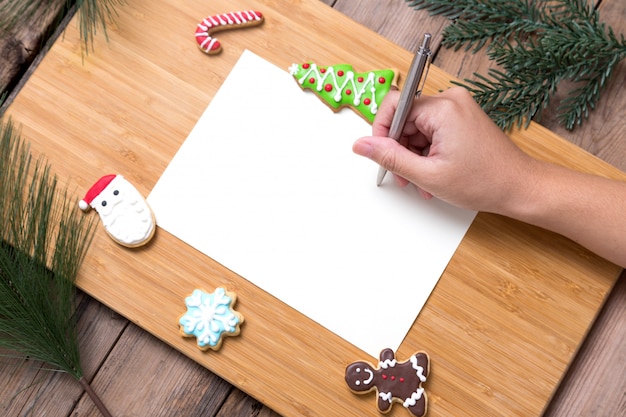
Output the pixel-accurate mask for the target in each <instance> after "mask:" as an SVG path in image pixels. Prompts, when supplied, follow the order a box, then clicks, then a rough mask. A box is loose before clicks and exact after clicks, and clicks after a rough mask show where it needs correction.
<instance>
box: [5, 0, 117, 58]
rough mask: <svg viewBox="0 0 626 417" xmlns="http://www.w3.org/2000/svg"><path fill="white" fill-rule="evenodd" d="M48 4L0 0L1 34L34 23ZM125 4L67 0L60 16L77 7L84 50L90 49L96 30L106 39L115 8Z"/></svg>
mask: <svg viewBox="0 0 626 417" xmlns="http://www.w3.org/2000/svg"><path fill="white" fill-rule="evenodd" d="M47 3H48V0H34V1H33V0H0V32H10V31H13V30H15V28H16V27H17V26H18V25H20V24H31V25H34V24H36V23H37V22H32V21H31V20H32V19H33V16H34V15H35V14H36V12H37V11H38V10H40V9H41V8H45V7H46V6H47ZM125 3H126V2H125V0H66V5H65V10H64V11H63V13H67V12H68V11H70V10H71V9H72V7H73V6H74V5H76V11H77V13H78V26H79V32H80V37H81V40H82V41H83V48H84V49H83V50H84V51H88V50H89V48H90V47H91V48H93V40H94V38H95V36H96V34H97V33H98V32H99V31H102V33H103V34H104V36H105V38H106V37H107V32H106V25H107V23H108V22H111V21H113V20H114V19H115V18H116V17H117V11H116V7H118V6H122V5H124V4H125ZM59 22H60V19H59Z"/></svg>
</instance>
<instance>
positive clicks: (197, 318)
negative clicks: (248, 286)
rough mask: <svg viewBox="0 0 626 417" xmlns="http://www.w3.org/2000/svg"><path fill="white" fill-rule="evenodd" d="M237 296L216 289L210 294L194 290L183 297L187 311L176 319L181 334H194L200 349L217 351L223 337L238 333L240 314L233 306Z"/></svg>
mask: <svg viewBox="0 0 626 417" xmlns="http://www.w3.org/2000/svg"><path fill="white" fill-rule="evenodd" d="M236 301H237V295H236V294H235V293H231V292H228V291H226V290H225V289H224V288H217V289H216V290H215V291H214V292H213V293H207V292H205V291H202V290H198V289H196V290H194V291H193V293H192V294H191V295H190V296H189V297H187V298H185V305H186V306H187V312H186V313H185V314H183V315H182V316H181V317H180V319H179V320H178V324H179V325H180V333H181V334H182V335H183V336H185V337H195V338H196V339H197V344H198V347H199V348H200V349H202V350H208V349H213V350H218V349H219V348H220V346H221V345H222V340H223V338H224V337H225V336H236V335H238V334H239V326H240V325H241V323H243V316H242V315H241V314H240V313H238V312H236V311H235V310H233V309H232V306H233V304H235V302H236Z"/></svg>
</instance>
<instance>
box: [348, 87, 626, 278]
mask: <svg viewBox="0 0 626 417" xmlns="http://www.w3.org/2000/svg"><path fill="white" fill-rule="evenodd" d="M397 100H398V94H397V93H390V94H389V95H388V96H387V98H386V100H385V102H384V103H383V105H382V106H381V108H380V112H379V114H378V115H377V117H376V120H375V121H374V126H373V136H370V137H365V138H361V139H359V140H358V141H357V142H356V143H355V144H354V148H353V149H354V151H355V152H356V153H357V154H359V155H362V156H366V157H368V158H370V159H372V160H373V161H375V162H377V163H378V164H380V165H381V166H383V167H385V168H386V169H388V170H389V171H391V172H393V173H394V175H395V178H396V181H397V182H398V183H399V184H400V185H403V186H404V185H407V184H408V183H413V184H414V185H416V186H417V187H418V189H419V190H420V192H421V193H422V195H423V196H424V197H426V198H430V197H432V196H436V197H438V198H440V199H442V200H444V201H447V202H449V203H451V204H454V205H457V206H460V207H464V208H468V209H472V210H479V211H486V212H492V213H497V214H502V215H505V216H508V217H512V218H515V219H518V220H521V221H524V222H527V223H530V224H533V225H536V226H540V227H543V228H545V229H548V230H551V231H554V232H557V233H559V234H562V235H564V236H566V237H568V238H570V239H572V240H574V241H576V242H578V243H580V244H581V245H583V246H585V247H587V248H588V249H590V250H591V251H593V252H595V253H597V254H598V255H600V256H603V257H605V258H606V259H608V260H610V261H612V262H615V263H617V264H618V265H620V266H622V267H626V183H625V182H621V181H614V180H608V179H604V178H601V177H597V176H593V175H588V174H583V173H579V172H576V171H572V170H568V169H566V168H562V167H559V166H556V165H553V164H550V163H546V162H541V161H538V160H535V159H533V158H531V157H530V156H528V155H527V154H525V153H524V152H522V151H521V150H520V149H519V148H518V147H517V146H515V144H513V143H512V142H511V141H510V139H509V138H508V137H507V136H506V135H505V134H504V133H503V132H502V131H501V130H500V129H499V128H498V127H497V126H496V125H495V124H493V122H492V121H491V120H490V119H489V117H488V116H487V115H486V114H485V113H484V112H483V111H482V109H481V108H480V107H479V106H478V105H477V104H476V103H475V101H474V100H473V99H472V97H471V96H470V95H469V93H468V92H467V91H466V90H465V89H463V88H452V89H450V90H447V91H445V92H444V93H441V94H439V95H438V96H432V97H422V98H420V99H419V100H417V101H416V102H415V103H414V105H413V109H412V110H411V114H410V115H409V119H408V121H407V124H406V125H405V128H404V131H403V137H402V139H401V144H398V143H396V142H395V141H394V140H392V139H389V138H387V137H386V135H387V133H388V132H389V124H390V123H391V119H392V116H393V113H394V112H395V108H396V105H397Z"/></svg>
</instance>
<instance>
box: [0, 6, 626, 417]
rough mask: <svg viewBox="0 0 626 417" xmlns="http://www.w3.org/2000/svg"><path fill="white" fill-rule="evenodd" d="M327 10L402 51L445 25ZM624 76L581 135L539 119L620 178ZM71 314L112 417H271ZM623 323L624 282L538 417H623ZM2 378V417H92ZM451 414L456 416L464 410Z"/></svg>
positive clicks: (456, 62) (405, 11)
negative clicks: (614, 170)
mask: <svg viewBox="0 0 626 417" xmlns="http://www.w3.org/2000/svg"><path fill="white" fill-rule="evenodd" d="M327 3H329V4H330V5H332V6H333V7H334V8H335V9H336V10H338V11H339V12H341V13H343V14H345V15H347V16H349V17H351V18H352V19H354V20H356V21H357V22H359V23H362V24H363V25H365V26H367V27H369V28H371V29H372V30H374V31H376V32H378V33H380V34H381V35H383V36H385V37H387V38H388V39H390V40H391V41H393V42H394V43H396V44H398V45H400V46H401V47H404V48H406V49H409V50H414V49H415V47H416V44H417V42H418V38H419V37H418V36H416V35H415V33H416V28H418V29H417V32H418V33H421V32H422V31H421V30H420V29H419V28H421V27H424V28H427V29H428V31H430V32H432V33H434V34H435V38H437V34H439V33H440V32H441V30H442V28H443V27H444V26H445V25H446V24H448V22H446V21H445V20H444V19H443V18H437V17H434V18H433V17H430V16H428V15H427V14H426V13H423V12H412V11H411V10H410V9H409V8H408V7H407V6H406V4H405V3H404V2H403V1H386V2H384V1H374V0H371V1H361V2H350V1H347V0H345V1H336V2H327ZM600 8H601V13H602V14H601V16H602V17H603V20H605V21H606V22H607V23H609V24H610V25H611V26H612V27H613V28H614V29H615V30H616V32H618V33H619V32H622V33H623V32H625V29H624V17H625V13H626V10H625V6H624V2H623V1H622V2H618V1H604V2H603V3H602V4H600ZM96 57H97V51H96ZM434 63H435V64H436V65H437V66H438V67H439V68H442V69H444V70H445V71H447V72H448V73H450V74H452V75H454V76H458V77H460V78H463V77H466V76H470V75H471V73H472V72H474V71H481V72H484V71H486V68H488V66H489V62H488V61H487V60H486V58H485V57H484V55H480V54H478V55H469V54H463V53H461V52H453V51H450V50H446V49H438V50H437V54H436V56H435V60H434ZM625 74H626V68H625V66H624V64H623V63H622V65H620V67H619V68H618V71H616V74H615V75H614V77H613V81H612V83H611V85H610V86H609V88H608V89H607V92H606V95H605V97H604V99H603V102H602V103H601V106H600V108H599V109H597V110H596V112H595V113H594V114H593V115H592V119H591V120H589V121H588V122H587V123H586V124H585V126H584V127H583V128H582V129H579V130H576V131H574V132H567V131H564V130H563V129H562V128H560V127H559V126H558V125H556V124H555V122H554V118H553V117H550V115H547V116H548V117H545V118H544V121H543V124H544V125H545V126H546V127H548V128H550V129H551V130H553V131H556V132H558V133H559V134H560V135H562V136H563V137H565V138H566V139H568V140H569V141H571V142H573V143H575V144H576V145H579V146H580V147H582V148H583V149H586V150H588V151H589V152H591V153H593V154H595V155H597V156H599V157H600V158H602V159H604V160H605V161H607V162H609V163H610V164H612V165H614V166H616V167H617V168H619V169H621V170H625V168H626V148H625V146H626V145H624V144H623V141H622V140H621V139H622V138H623V137H624V136H625V130H626V129H624V126H625V123H626V122H625V121H624V108H626V106H624V104H625V103H624V101H625V100H626V99H624V98H623V96H624V95H623V94H620V91H621V90H622V88H623V87H624V83H625V78H626V77H625ZM27 86H28V84H27ZM18 97H19V94H18ZM506 224H507V223H506V222H503V223H502V225H504V226H506ZM508 290H512V291H514V290H515V289H514V288H509V289H508ZM503 291H507V288H503ZM79 313H80V323H79V325H80V336H81V346H82V354H83V363H84V364H85V368H86V369H85V372H86V374H87V376H88V377H90V378H91V379H92V380H93V383H94V386H95V387H96V390H97V391H98V392H99V393H100V394H101V395H102V396H103V398H104V399H105V402H106V403H107V404H108V405H109V407H110V409H111V411H112V412H113V414H114V415H185V416H194V415H228V416H236V415H238V416H247V415H271V414H273V413H274V412H273V411H271V410H270V409H268V408H267V407H264V406H262V405H260V404H259V403H258V402H257V401H256V400H254V399H252V398H250V397H248V396H246V395H245V394H243V393H242V392H241V391H239V390H238V389H236V388H233V387H232V386H231V385H229V384H228V383H226V382H225V381H224V380H222V379H220V378H219V377H217V376H215V375H214V374H212V373H210V372H209V371H207V370H206V369H205V368H203V367H201V366H199V365H197V364H196V363H195V362H193V361H191V360H189V359H187V358H186V357H185V356H183V355H181V354H180V353H178V352H177V351H176V350H174V349H172V348H170V347H168V346H167V345H165V344H163V343H162V342H161V341H159V340H157V339H156V338H154V337H153V336H151V335H150V334H149V333H147V332H145V331H143V330H141V329H140V328H139V327H138V326H136V325H134V324H132V323H130V322H129V321H128V320H126V319H124V318H122V317H120V316H118V315H117V314H116V313H113V312H112V311H111V310H109V309H108V308H107V307H105V306H103V305H102V304H100V303H99V302H97V301H95V300H94V299H93V298H91V297H89V296H87V295H85V294H81V303H80V309H79ZM625 317H626V283H625V279H624V277H622V278H621V279H620V280H618V281H617V284H616V286H615V288H614V289H613V291H612V292H611V293H610V294H609V296H608V300H607V302H606V304H605V307H604V309H602V311H601V312H600V314H599V316H598V318H597V320H596V323H595V325H594V326H593V327H592V328H591V330H590V332H589V334H588V336H587V338H586V341H585V342H584V343H583V345H582V347H581V348H580V351H579V352H578V354H577V356H576V358H575V360H574V361H573V364H572V366H571V367H570V370H569V372H568V373H567V374H566V375H565V377H564V380H563V382H562V383H561V384H560V387H559V389H558V390H557V392H556V394H555V396H554V398H553V399H552V401H551V402H550V403H549V405H548V406H547V409H546V411H545V415H549V416H568V415H594V416H610V415H619V413H620V412H621V413H623V412H624V410H625V409H626V404H625V403H624V401H626V400H625V398H626V396H625V395H624V394H625V390H626V377H625V375H626V369H625V366H626V355H625V354H624V353H625V351H626V350H625V347H624V346H625V343H624V342H625V339H624V334H625V330H624V327H625V326H624V322H625ZM466 330H467V329H466ZM473 330H474V331H476V330H477V329H476V328H474V329H473ZM478 330H480V329H478ZM483 330H484V329H483ZM555 343H558V340H557V341H555ZM139 352H140V353H141V354H139ZM572 353H573V352H572ZM355 359H358V358H355ZM0 375H3V376H5V375H7V376H8V378H5V377H3V378H2V381H0V389H1V390H0V392H1V393H0V411H2V412H3V414H5V415H9V416H18V415H20V416H21V415H60V416H62V415H68V416H69V415H80V416H82V415H98V414H97V412H96V411H95V409H94V407H93V405H92V404H91V401H90V400H89V399H88V398H85V396H84V394H83V392H82V391H81V389H80V387H79V386H78V385H77V384H75V383H74V381H72V380H71V379H70V378H68V377H66V376H64V375H62V374H57V373H50V372H48V371H42V370H39V369H38V364H33V363H30V362H29V361H21V360H12V359H6V358H5V359H4V360H3V361H2V362H1V364H0ZM480 395H486V396H497V395H500V393H498V392H497V391H495V392H494V391H490V387H489V386H488V385H485V386H483V391H482V392H480ZM434 401H435V402H437V401H440V402H441V403H444V402H445V399H437V398H434ZM457 406H458V407H460V409H461V410H463V408H462V405H460V404H457ZM435 410H436V407H435V408H433V411H435ZM440 411H441V409H440ZM481 411H484V412H481ZM477 414H481V415H497V414H496V410H489V411H487V410H479V412H478V413H477ZM398 415H401V414H398ZM440 415H446V414H444V413H440ZM447 415H459V413H449V414H447Z"/></svg>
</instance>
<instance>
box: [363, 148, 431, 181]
mask: <svg viewBox="0 0 626 417" xmlns="http://www.w3.org/2000/svg"><path fill="white" fill-rule="evenodd" d="M352 151H353V152H354V153H356V154H357V155H361V156H364V157H366V158H369V159H371V160H372V161H374V162H376V163H377V164H378V165H380V166H381V167H383V168H385V169H386V170H387V171H391V172H393V173H394V174H396V175H397V176H400V177H402V178H405V179H406V180H408V181H410V182H412V183H414V184H415V185H417V186H419V185H420V183H421V181H420V180H421V177H422V172H423V171H424V168H425V166H424V165H425V163H424V160H425V159H426V158H425V157H423V156H421V155H418V154H416V153H414V152H411V151H409V150H408V149H406V148H405V147H404V146H402V145H400V144H399V143H398V142H396V141H395V140H393V139H391V138H387V137H381V136H365V137H362V138H360V139H358V140H357V141H356V142H355V143H354V145H353V146H352Z"/></svg>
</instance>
